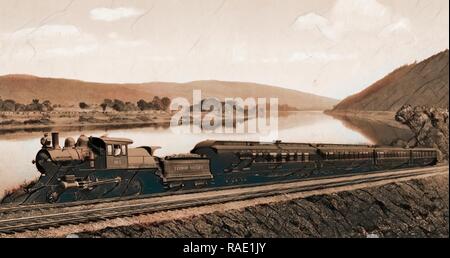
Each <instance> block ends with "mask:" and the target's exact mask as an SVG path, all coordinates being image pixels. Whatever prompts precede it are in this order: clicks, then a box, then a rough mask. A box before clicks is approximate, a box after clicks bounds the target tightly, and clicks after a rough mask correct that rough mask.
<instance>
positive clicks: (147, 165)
mask: <svg viewBox="0 0 450 258" xmlns="http://www.w3.org/2000/svg"><path fill="white" fill-rule="evenodd" d="M132 143H133V141H132V140H130V139H125V138H111V137H87V136H84V135H81V136H80V137H79V138H78V139H77V141H75V140H74V139H72V138H70V137H69V138H67V139H66V140H65V142H64V146H62V147H61V146H59V135H58V133H56V132H54V133H52V137H51V139H48V135H45V136H44V137H43V138H42V139H41V144H42V148H41V149H40V150H39V151H38V153H37V155H36V158H35V160H34V161H33V163H35V165H36V168H37V170H38V171H39V172H40V173H41V176H40V177H39V179H38V180H37V181H36V182H35V183H34V184H32V185H31V186H29V187H28V188H27V189H26V191H25V194H23V195H21V196H19V197H17V198H15V200H14V202H18V203H45V202H49V203H54V202H58V203H59V202H71V201H83V200H92V199H103V198H112V197H125V196H138V195H146V194H154V193H162V192H168V191H177V190H182V189H183V190H185V189H197V188H211V189H214V188H217V187H222V186H230V185H246V184H257V183H265V182H282V181H287V180H294V179H301V178H312V177H321V176H330V175H333V176H334V175H341V174H348V173H359V172H369V171H379V170H386V169H398V168H408V167H423V166H432V165H435V164H436V163H437V162H438V161H439V152H438V150H436V149H433V148H414V149H406V148H395V147H383V146H370V145H341V144H309V143H284V142H281V141H276V142H271V143H260V142H248V141H212V140H208V141H203V142H200V143H198V144H197V145H196V146H195V147H194V148H193V149H192V151H191V152H190V153H187V154H177V155H171V156H166V157H157V156H155V151H156V150H157V149H158V148H159V147H157V146H142V147H136V148H131V147H130V145H131V144H132Z"/></svg>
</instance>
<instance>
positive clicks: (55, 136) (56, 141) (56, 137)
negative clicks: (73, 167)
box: [52, 132, 60, 149]
mask: <svg viewBox="0 0 450 258" xmlns="http://www.w3.org/2000/svg"><path fill="white" fill-rule="evenodd" d="M52 145H53V149H59V148H60V147H59V133H57V132H53V133H52Z"/></svg>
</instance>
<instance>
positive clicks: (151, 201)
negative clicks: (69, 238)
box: [0, 166, 449, 234]
mask: <svg viewBox="0 0 450 258" xmlns="http://www.w3.org/2000/svg"><path fill="white" fill-rule="evenodd" d="M448 169H449V168H448V166H435V167H428V168H420V169H403V170H396V171H388V172H386V171H384V172H377V173H364V174H350V175H345V176H340V177H329V178H316V179H311V180H302V181H295V182H287V183H286V182H285V183H276V184H270V185H259V186H253V187H240V188H236V187H234V188H229V189H221V190H214V191H203V192H195V193H185V194H176V195H166V194H162V195H158V196H155V195H154V196H152V197H150V198H139V199H136V198H135V199H130V200H123V199H121V200H109V201H108V202H104V201H103V202H98V201H96V202H92V201H88V202H83V203H77V204H73V203H72V204H63V205H59V206H58V205H53V206H52V205H28V206H24V207H15V208H14V207H8V208H3V209H0V234H13V233H17V232H24V231H31V230H37V229H41V228H49V227H59V226H63V225H70V224H80V223H86V222H95V221H101V220H107V219H113V218H119V217H129V216H136V215H141V214H148V213H154V212H161V211H168V210H174V209H183V208H191V207H198V206H204V205H211V204H218V203H225V202H231V201H243V200H248V199H254V198H261V197H270V196H275V195H280V194H293V193H300V192H310V191H320V190H327V189H332V188H338V187H346V186H354V185H358V184H366V183H376V182H382V181H386V180H394V179H402V178H404V179H406V178H410V177H415V176H420V175H427V174H429V175H432V174H440V173H444V172H448Z"/></svg>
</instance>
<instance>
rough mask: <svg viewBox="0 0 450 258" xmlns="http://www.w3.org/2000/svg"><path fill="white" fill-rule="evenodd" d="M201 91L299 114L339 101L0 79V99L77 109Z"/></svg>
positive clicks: (228, 85)
mask: <svg viewBox="0 0 450 258" xmlns="http://www.w3.org/2000/svg"><path fill="white" fill-rule="evenodd" d="M194 89H199V90H201V91H202V98H210V97H216V98H219V99H220V100H223V98H225V97H232V98H235V97H241V98H247V97H255V98H256V97H261V98H271V97H272V98H273V97H278V98H279V104H280V105H289V106H291V107H295V108H297V109H300V110H325V109H330V108H332V107H333V105H335V104H336V103H337V102H338V101H337V100H335V99H331V98H327V97H322V96H317V95H313V94H309V93H304V92H300V91H295V90H289V89H285V88H280V87H274V86H268V85H262V84H256V83H247V82H225V81H194V82H189V83H168V82H151V83H141V84H105V83H92V82H84V81H78V80H68V79H54V78H40V77H35V76H30V75H5V76H0V98H2V99H3V100H5V99H13V100H15V101H16V102H20V103H30V102H31V100H32V99H39V100H41V101H44V100H50V101H51V102H52V103H54V104H64V105H78V103H79V102H82V101H83V102H86V103H90V104H91V103H97V104H100V103H101V102H102V101H103V100H104V99H105V98H109V99H120V100H123V101H132V102H136V101H138V100H140V99H144V100H148V101H149V100H151V99H152V98H153V97H154V96H159V97H163V96H167V97H169V98H171V99H173V98H176V97H185V98H187V99H189V101H192V91H193V90H194Z"/></svg>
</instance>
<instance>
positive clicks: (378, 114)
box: [323, 110, 408, 129]
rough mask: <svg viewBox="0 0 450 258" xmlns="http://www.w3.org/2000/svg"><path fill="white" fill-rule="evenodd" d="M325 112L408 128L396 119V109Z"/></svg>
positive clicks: (332, 115)
mask: <svg viewBox="0 0 450 258" xmlns="http://www.w3.org/2000/svg"><path fill="white" fill-rule="evenodd" d="M323 113H324V114H326V115H329V116H331V117H333V118H337V119H339V118H343V119H345V118H353V119H359V120H365V121H369V122H379V123H384V124H386V125H389V126H391V127H396V128H400V129H408V127H407V126H405V125H403V124H401V123H399V122H397V121H396V120H395V114H396V113H395V112H394V111H357V110H325V111H324V112H323ZM339 120H341V119H339Z"/></svg>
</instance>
